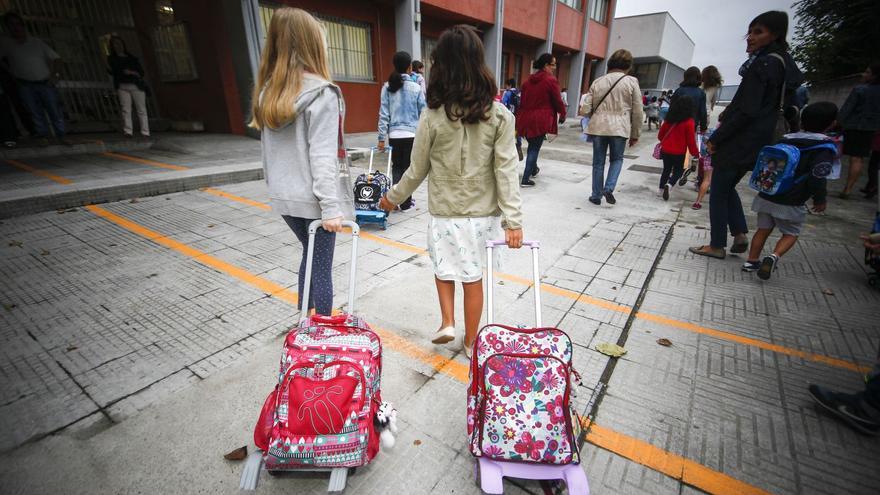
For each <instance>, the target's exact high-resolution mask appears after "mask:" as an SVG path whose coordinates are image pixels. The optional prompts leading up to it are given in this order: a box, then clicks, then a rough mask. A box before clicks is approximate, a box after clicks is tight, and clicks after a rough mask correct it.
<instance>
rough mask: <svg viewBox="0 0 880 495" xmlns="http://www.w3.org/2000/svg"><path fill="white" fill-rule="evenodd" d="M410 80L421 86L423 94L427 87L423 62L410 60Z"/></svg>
mask: <svg viewBox="0 0 880 495" xmlns="http://www.w3.org/2000/svg"><path fill="white" fill-rule="evenodd" d="M410 76H411V77H412V80H413V81H414V82H415V83H416V84H418V85H419V86H420V87H421V88H422V94H425V92H426V91H427V87H426V86H425V64H423V63H422V61H421V60H413V61H412V73H411V74H410Z"/></svg>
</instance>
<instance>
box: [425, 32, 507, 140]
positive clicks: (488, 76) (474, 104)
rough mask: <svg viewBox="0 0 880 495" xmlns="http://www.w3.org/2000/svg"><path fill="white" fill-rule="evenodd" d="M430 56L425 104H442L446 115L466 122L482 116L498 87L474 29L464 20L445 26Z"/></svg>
mask: <svg viewBox="0 0 880 495" xmlns="http://www.w3.org/2000/svg"><path fill="white" fill-rule="evenodd" d="M431 59H432V64H431V75H430V79H429V81H428V94H427V95H426V97H427V100H428V108H440V107H441V106H442V107H443V109H444V110H445V111H446V118H448V119H449V120H459V119H460V120H462V121H463V122H465V123H467V124H474V123H476V122H478V121H480V120H486V119H487V118H488V114H489V111H490V110H491V109H492V103H493V102H494V101H495V93H497V92H498V87H497V86H496V85H495V77H494V76H493V75H492V72H491V71H490V70H489V67H487V66H486V62H485V61H484V60H485V58H484V54H483V42H482V41H480V37H479V36H477V32H476V30H475V29H474V28H473V27H471V26H467V25H464V24H459V25H457V26H452V27H451V28H449V29H447V30H446V31H444V32H443V34H442V35H440V39H439V40H437V46H436V47H435V48H434V52H433V53H432V54H431Z"/></svg>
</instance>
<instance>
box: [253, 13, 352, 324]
mask: <svg viewBox="0 0 880 495" xmlns="http://www.w3.org/2000/svg"><path fill="white" fill-rule="evenodd" d="M325 54H326V47H325V46H324V39H323V36H322V34H321V27H320V24H319V23H318V21H317V20H315V18H314V17H312V16H311V15H310V14H308V13H307V12H305V11H303V10H300V9H294V8H281V9H278V10H277V11H276V12H275V14H274V15H273V16H272V20H271V22H270V24H269V31H268V34H267V36H266V47H265V49H264V51H263V56H262V60H261V62H260V70H259V73H258V77H257V84H256V85H255V87H254V96H253V102H254V103H253V108H252V111H253V119H252V121H251V126H252V127H254V128H256V129H260V130H261V141H262V155H263V170H264V172H265V177H266V184H267V185H268V188H269V200H270V204H271V206H272V211H274V212H276V213H279V214H280V215H281V216H282V218H284V221H285V222H287V224H288V225H289V226H290V229H291V230H293V233H294V234H295V235H296V237H297V239H299V241H300V242H301V243H302V246H303V254H302V259H301V261H300V268H299V293H300V294H302V293H303V285H304V281H305V280H304V277H305V271H306V270H305V263H306V248H307V246H308V226H309V224H310V223H311V222H312V221H313V220H314V219H321V221H322V227H323V229H319V230H318V232H317V234H316V237H315V250H314V262H313V266H312V280H311V282H312V285H311V291H310V298H309V299H310V300H309V301H308V307H309V309H311V308H314V309H315V311H316V312H317V313H318V314H322V315H329V314H331V312H332V310H333V282H332V277H331V269H332V264H333V250H334V246H335V242H336V234H335V233H336V232H340V231H341V230H342V220H343V219H348V220H351V219H353V218H354V199H353V197H352V188H351V183H350V177H349V175H348V170H347V167H346V165H345V162H344V160H343V161H340V160H339V156H344V150H345V145H344V143H343V141H342V136H343V130H342V122H343V120H344V116H345V104H344V101H343V99H342V92H341V90H340V89H339V87H338V86H336V85H334V84H333V83H332V82H330V80H331V79H330V70H329V66H328V64H327V58H326V55H325ZM340 150H342V153H343V155H339V153H340Z"/></svg>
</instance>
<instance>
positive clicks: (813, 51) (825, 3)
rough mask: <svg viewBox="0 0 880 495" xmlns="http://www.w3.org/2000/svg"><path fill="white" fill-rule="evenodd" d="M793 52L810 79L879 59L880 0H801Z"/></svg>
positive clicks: (848, 70) (831, 75) (833, 75)
mask: <svg viewBox="0 0 880 495" xmlns="http://www.w3.org/2000/svg"><path fill="white" fill-rule="evenodd" d="M792 7H793V8H794V9H795V12H796V15H797V18H798V25H797V27H796V28H795V37H794V43H793V45H794V46H793V50H792V51H793V55H794V58H795V60H797V61H798V62H799V63H800V64H801V65H802V66H803V68H804V70H805V72H806V76H807V79H808V80H810V81H823V80H827V79H833V78H836V77H842V76H848V75H851V74H855V73H858V72H862V71H863V70H865V67H867V66H868V64H870V63H871V62H872V61H875V60H877V59H880V49H878V48H880V2H878V1H877V0H798V1H796V2H795V3H794V5H792Z"/></svg>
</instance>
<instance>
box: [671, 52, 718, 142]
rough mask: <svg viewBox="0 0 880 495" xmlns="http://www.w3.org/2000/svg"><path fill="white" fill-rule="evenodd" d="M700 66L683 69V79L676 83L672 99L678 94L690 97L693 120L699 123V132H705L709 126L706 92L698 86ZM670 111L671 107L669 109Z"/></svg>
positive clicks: (678, 95)
mask: <svg viewBox="0 0 880 495" xmlns="http://www.w3.org/2000/svg"><path fill="white" fill-rule="evenodd" d="M700 78H701V75H700V68H699V67H688V68H687V70H685V71H684V80H682V81H681V84H679V85H678V89H676V90H675V93H673V94H672V98H673V101H674V99H675V98H678V97H680V96H687V97H689V98H690V99H691V102H692V105H691V108H692V109H693V111H694V115H693V117H694V121H695V122H696V123H697V124H699V128H700V132H706V129H708V127H709V120H708V118H707V114H706V93H705V92H704V91H703V90H702V89H701V88H700V83H701V82H702V81H701V79H700ZM669 111H670V112H672V109H670V110H669Z"/></svg>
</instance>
